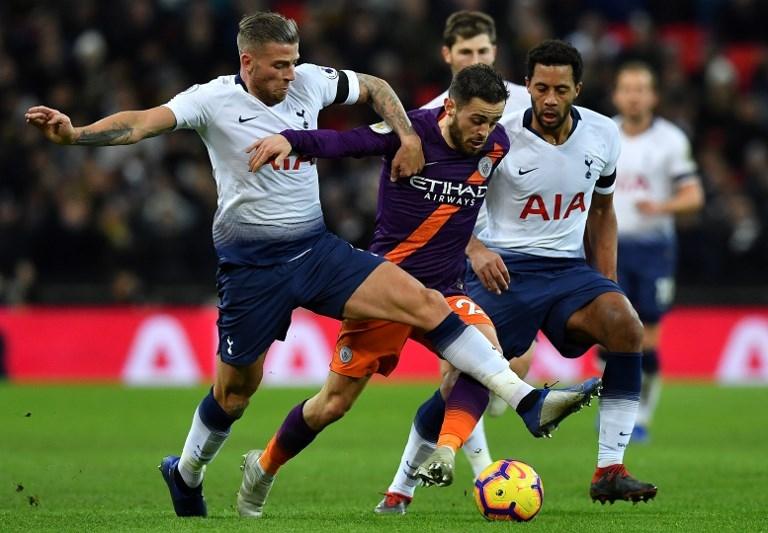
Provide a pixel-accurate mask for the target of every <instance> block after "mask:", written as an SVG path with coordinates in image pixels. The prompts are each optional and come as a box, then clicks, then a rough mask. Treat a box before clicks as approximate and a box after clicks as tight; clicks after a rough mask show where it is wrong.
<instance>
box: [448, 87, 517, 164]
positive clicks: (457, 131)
mask: <svg viewBox="0 0 768 533" xmlns="http://www.w3.org/2000/svg"><path fill="white" fill-rule="evenodd" d="M504 104H505V102H504V101H501V102H499V103H496V104H491V103H489V102H486V101H485V100H481V99H480V98H472V99H471V100H470V101H469V102H467V103H466V104H464V105H463V106H457V105H456V104H455V102H454V101H453V100H451V99H450V98H448V100H447V103H446V106H445V110H446V113H448V134H449V135H450V137H451V144H452V145H453V146H454V148H456V150H458V151H459V152H461V153H463V154H466V155H475V154H477V153H478V152H480V150H482V148H483V146H485V143H486V142H488V136H489V135H490V134H491V132H492V131H493V129H494V128H495V127H496V125H497V124H498V123H499V120H500V119H501V114H502V113H503V112H504Z"/></svg>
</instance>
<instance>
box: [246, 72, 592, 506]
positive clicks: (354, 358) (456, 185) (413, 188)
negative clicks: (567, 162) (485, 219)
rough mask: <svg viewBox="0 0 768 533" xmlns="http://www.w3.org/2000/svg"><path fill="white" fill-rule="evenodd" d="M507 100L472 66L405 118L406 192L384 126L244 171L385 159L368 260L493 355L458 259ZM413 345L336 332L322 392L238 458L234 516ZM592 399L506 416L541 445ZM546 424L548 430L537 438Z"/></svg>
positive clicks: (393, 337)
mask: <svg viewBox="0 0 768 533" xmlns="http://www.w3.org/2000/svg"><path fill="white" fill-rule="evenodd" d="M506 97H507V91H506V88H505V87H504V83H503V80H502V78H501V77H500V76H499V75H498V74H497V73H496V72H495V71H494V70H493V68H492V67H490V66H488V65H475V66H471V67H467V68H466V69H464V70H462V71H461V72H459V73H458V74H457V75H456V77H455V78H454V80H453V82H452V84H451V87H450V91H449V98H448V99H447V100H446V102H445V108H443V107H440V108H435V109H422V110H417V111H412V112H410V113H409V116H410V118H411V121H412V123H413V126H414V129H416V131H417V132H418V133H419V135H420V136H421V139H422V146H424V150H425V158H426V165H425V167H424V171H423V172H422V173H421V174H420V175H418V176H413V177H411V178H410V179H409V180H407V181H406V180H402V181H400V182H397V183H393V182H391V181H389V180H388V179H386V177H387V176H388V175H389V173H390V169H389V165H390V162H391V158H392V155H393V154H394V153H395V151H396V150H397V149H398V147H399V140H398V138H397V136H396V135H394V134H393V133H392V132H391V130H390V129H389V128H388V127H387V126H386V124H377V125H374V126H372V127H370V128H367V127H363V128H357V129H355V130H352V131H348V132H341V133H340V132H336V131H332V130H319V131H291V130H287V131H284V132H283V133H282V134H281V135H276V136H272V137H269V138H266V139H264V140H263V141H262V142H260V143H258V146H257V148H256V150H255V151H254V155H253V157H252V160H251V164H252V168H258V167H259V165H261V164H262V163H264V162H265V161H267V160H269V159H270V158H271V157H273V156H274V157H276V159H275V162H276V163H277V164H279V161H280V160H282V159H283V158H284V157H286V156H287V155H288V154H289V153H291V152H292V151H293V152H297V153H299V154H301V155H303V156H305V157H343V156H357V157H359V156H364V155H383V156H384V157H385V164H384V167H383V170H382V179H381V182H380V187H379V205H378V213H377V218H376V229H375V232H374V238H373V242H372V243H371V246H370V250H371V251H372V252H374V253H376V254H379V255H381V256H383V257H385V258H386V259H388V260H389V261H392V262H393V263H396V264H398V265H400V266H401V267H402V268H404V269H405V270H406V271H408V272H409V273H411V274H413V275H414V276H415V277H416V278H417V279H418V280H419V281H421V282H423V283H424V284H425V285H426V286H427V287H430V288H433V289H437V290H439V291H440V292H441V293H442V294H443V295H444V296H445V298H446V301H447V302H448V303H449V304H450V305H451V307H452V309H453V310H454V311H455V312H456V313H457V314H459V315H460V316H461V317H462V318H463V319H464V321H465V322H466V323H468V324H475V325H476V326H477V328H478V329H480V330H481V331H483V333H484V334H485V335H486V336H487V337H488V338H489V340H490V341H491V342H493V343H494V344H495V345H498V341H497V340H496V335H495V333H494V330H493V325H492V324H491V322H490V320H489V319H488V317H487V315H486V314H485V313H484V312H483V310H482V309H481V308H480V307H478V306H476V305H475V304H474V302H473V301H472V300H471V299H470V298H468V297H467V296H466V294H465V293H464V273H465V271H466V260H465V255H464V250H465V248H466V246H467V243H468V241H469V238H470V237H471V235H472V229H473V227H474V225H475V221H476V218H477V213H478V211H479V209H480V207H481V205H482V203H483V199H484V197H485V193H486V190H487V188H488V183H489V181H490V179H491V177H492V172H493V170H494V168H495V167H496V166H497V165H498V162H499V160H500V159H501V158H502V157H503V156H504V154H506V153H507V149H508V146H509V140H508V138H507V135H506V133H505V132H504V129H503V128H496V127H495V126H496V124H497V123H498V121H499V119H500V118H501V115H502V111H503V109H504V104H505V99H506ZM409 337H411V338H414V339H417V340H419V341H420V342H422V343H425V344H427V345H428V346H431V342H430V341H429V339H426V338H425V337H424V335H423V331H421V330H420V329H419V328H413V327H411V326H408V325H405V324H399V323H396V322H391V321H383V320H365V321H361V320H345V321H344V323H343V325H342V329H341V332H340V333H339V338H338V340H337V344H336V350H335V353H334V356H333V358H332V361H331V372H330V373H329V376H328V379H327V380H326V383H325V384H324V386H323V388H322V390H321V391H320V392H319V393H317V394H316V395H315V396H313V397H312V398H310V399H309V400H306V401H304V402H301V403H299V404H298V405H297V406H296V407H294V409H293V410H292V411H291V412H290V413H289V414H288V416H287V417H286V419H285V421H284V422H283V424H282V425H281V427H280V429H279V430H278V431H277V432H276V433H275V435H274V436H273V437H272V439H271V440H270V441H269V444H268V445H267V447H266V449H265V450H264V451H263V452H262V451H261V450H252V451H250V452H249V453H248V454H246V456H245V460H244V463H243V482H242V485H241V486H240V491H239V493H238V498H237V508H238V511H239V512H240V514H241V515H243V516H250V517H260V516H261V515H262V513H263V508H264V504H265V502H266V498H267V496H268V493H269V491H270V489H271V487H272V484H273V482H274V478H275V475H276V474H277V472H278V470H279V469H280V468H281V467H282V465H284V464H285V463H286V462H287V461H289V460H290V459H291V458H292V457H294V456H295V455H297V454H298V453H300V452H301V451H302V450H303V449H304V448H306V447H307V446H308V445H309V444H310V443H311V442H312V441H313V440H314V438H315V437H316V436H317V434H318V433H319V432H320V431H321V430H323V429H324V428H325V427H326V426H328V425H329V424H331V423H332V422H335V421H336V420H338V419H339V418H341V417H342V416H343V415H344V413H345V412H346V411H347V410H348V409H349V408H350V407H351V406H352V404H353V403H354V401H355V399H356V398H357V397H358V396H359V394H360V393H361V392H362V390H363V388H364V387H365V385H366V383H367V382H368V380H369V379H370V377H371V375H373V374H374V373H380V374H383V375H388V374H389V373H390V372H392V370H394V368H395V366H396V364H397V361H398V358H399V355H400V351H401V350H402V347H403V345H404V344H405V341H406V340H407V339H408V338H409ZM433 349H434V347H433ZM598 387H599V380H597V379H592V380H588V381H587V382H585V383H584V384H582V385H580V386H577V387H574V388H572V389H567V390H560V391H557V390H551V389H545V390H543V391H537V390H534V389H533V388H529V389H528V390H527V391H525V390H522V389H521V392H520V394H518V395H517V396H515V397H513V398H511V401H510V404H511V405H512V406H513V407H515V408H516V409H517V412H518V413H519V414H520V415H521V417H522V418H523V420H524V422H525V423H526V426H527V427H528V429H529V430H530V431H531V432H532V433H533V434H534V435H535V436H542V433H545V432H549V431H551V430H552V429H553V428H554V427H555V426H556V425H557V424H558V423H559V421H560V420H562V419H563V418H565V416H567V415H568V414H570V413H572V412H574V411H576V410H578V409H579V408H580V407H581V406H582V405H583V404H584V403H586V402H588V401H589V399H590V397H591V396H592V394H594V393H596V391H597V388H598ZM478 390H479V391H480V395H481V396H483V397H484V400H485V402H484V403H487V402H488V390H487V389H486V388H484V387H483V386H482V385H481V384H480V383H478V382H477V381H475V380H474V379H472V378H470V377H469V376H467V375H465V374H462V375H461V377H459V379H458V381H457V383H456V385H455V387H454V390H453V393H452V396H455V397H456V398H461V397H462V395H476V394H477V392H476V391H478ZM484 403H483V402H480V404H479V405H478V406H477V410H475V411H472V412H469V413H462V414H461V415H463V416H461V415H460V416H458V417H457V418H456V419H455V420H452V422H453V423H454V424H456V425H460V426H464V428H465V429H464V430H463V431H465V432H466V433H469V432H471V431H472V427H473V426H474V425H475V423H476V421H477V418H478V417H479V416H480V414H481V413H482V411H483V410H484V409H485V405H484ZM542 410H543V411H548V412H549V415H548V417H547V419H546V420H545V421H542V420H541V418H540V413H541V412H542ZM542 424H544V425H546V426H547V427H546V428H544V429H542V427H541V426H542Z"/></svg>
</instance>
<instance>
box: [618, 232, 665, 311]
mask: <svg viewBox="0 0 768 533" xmlns="http://www.w3.org/2000/svg"><path fill="white" fill-rule="evenodd" d="M675 255H676V254H675V244H674V242H637V241H619V259H618V273H619V285H621V288H622V289H624V292H625V293H626V295H627V298H629V301H630V302H632V305H633V306H634V308H635V309H636V310H637V314H638V315H640V320H642V321H643V322H644V323H646V324H655V323H657V322H659V320H661V317H662V316H663V315H664V313H666V312H667V311H668V310H669V307H670V305H672V300H673V298H674V296H675V263H676V257H675Z"/></svg>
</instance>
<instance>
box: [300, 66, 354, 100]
mask: <svg viewBox="0 0 768 533" xmlns="http://www.w3.org/2000/svg"><path fill="white" fill-rule="evenodd" d="M296 70H297V71H298V72H299V74H300V77H299V78H298V79H300V80H301V82H300V83H301V85H302V87H303V89H304V90H305V91H306V92H308V93H310V94H311V95H312V98H313V99H315V100H317V101H318V102H320V104H321V107H328V106H329V105H332V104H344V105H348V104H354V103H356V102H357V100H358V99H359V98H360V81H359V80H358V79H357V74H356V73H355V72H354V71H352V70H336V69H335V68H331V67H322V66H320V65H314V64H312V63H303V64H301V65H299V66H298V67H296ZM298 79H297V81H298Z"/></svg>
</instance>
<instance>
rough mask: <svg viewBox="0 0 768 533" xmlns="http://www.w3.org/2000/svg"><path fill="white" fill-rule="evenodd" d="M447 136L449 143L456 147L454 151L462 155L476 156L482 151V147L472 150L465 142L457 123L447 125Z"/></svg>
mask: <svg viewBox="0 0 768 533" xmlns="http://www.w3.org/2000/svg"><path fill="white" fill-rule="evenodd" d="M448 136H449V137H450V138H451V142H452V143H453V145H454V146H455V147H456V150H457V151H458V152H460V153H462V154H464V155H476V154H478V153H479V152H480V150H482V149H483V147H482V146H480V147H479V148H472V147H471V146H469V145H468V144H467V143H466V142H465V140H464V137H463V136H462V134H461V128H459V125H458V123H457V121H453V122H451V123H450V124H449V125H448ZM484 144H485V143H483V145H484Z"/></svg>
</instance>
